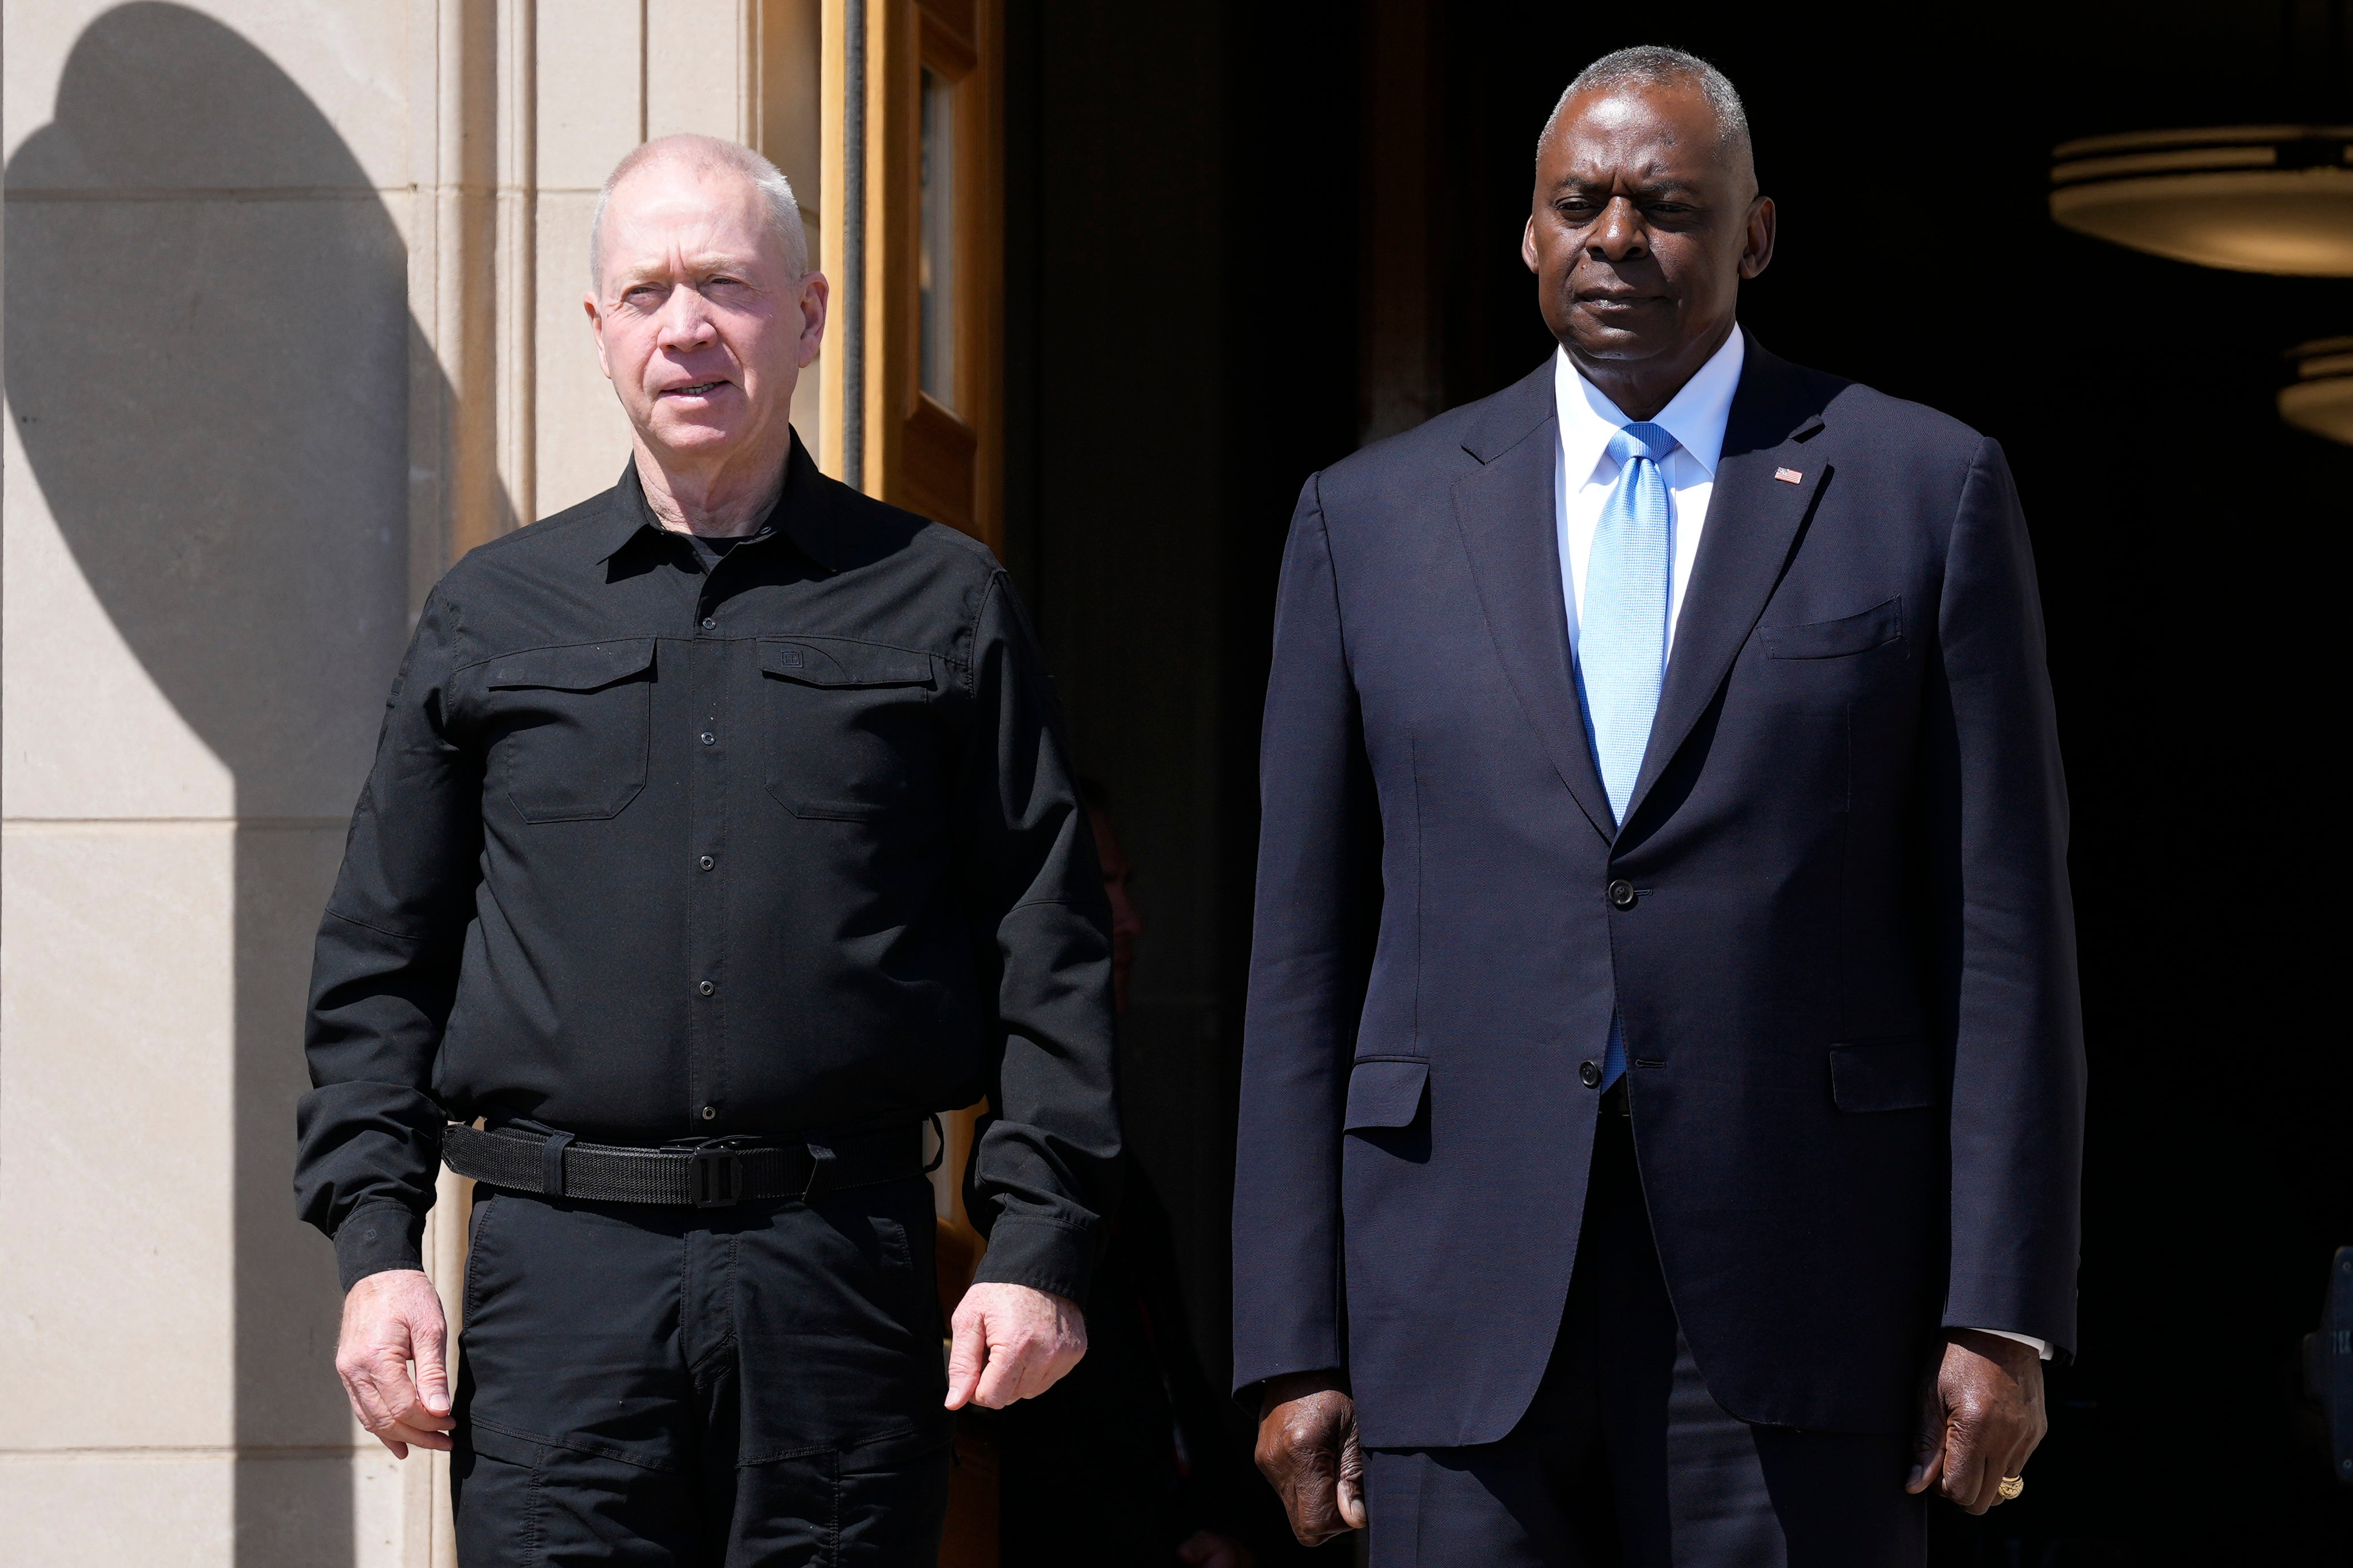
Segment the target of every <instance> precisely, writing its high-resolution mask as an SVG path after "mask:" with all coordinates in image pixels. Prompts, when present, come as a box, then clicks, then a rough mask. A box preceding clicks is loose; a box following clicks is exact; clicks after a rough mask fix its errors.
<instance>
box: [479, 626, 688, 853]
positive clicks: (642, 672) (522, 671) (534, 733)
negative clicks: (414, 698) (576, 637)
mask: <svg viewBox="0 0 2353 1568" xmlns="http://www.w3.org/2000/svg"><path fill="white" fill-rule="evenodd" d="M653 674H654V639H653V638H651V637H634V638H626V639H622V640H619V641H615V642H599V643H575V644H573V645H571V646H569V647H534V648H525V649H523V650H522V652H520V653H511V654H506V655H503V656H501V658H494V659H492V660H491V661H490V663H489V665H488V666H487V667H486V668H485V669H484V671H483V686H484V688H485V690H486V693H487V697H488V702H487V706H488V710H489V717H490V721H491V729H492V734H493V736H494V740H493V747H494V750H495V751H496V752H498V753H500V754H501V757H502V758H503V761H502V763H500V762H494V763H493V768H492V772H491V777H492V778H493V779H494V780H495V779H498V778H500V777H501V776H503V778H504V781H505V784H506V790H507V795H508V798H510V799H511V800H512V801H513V802H514V807H515V810H516V811H518V812H519V813H521V814H522V819H523V820H524V821H525V822H584V821H595V820H598V819H601V818H605V817H610V816H619V815H620V814H621V812H622V811H623V810H624V809H625V808H627V807H628V804H629V803H630V802H631V801H633V800H635V799H637V798H638V795H640V794H641V793H643V792H644V790H645V787H646V750H647V745H648V743H649V739H650V737H651V734H652V728H653Z"/></svg>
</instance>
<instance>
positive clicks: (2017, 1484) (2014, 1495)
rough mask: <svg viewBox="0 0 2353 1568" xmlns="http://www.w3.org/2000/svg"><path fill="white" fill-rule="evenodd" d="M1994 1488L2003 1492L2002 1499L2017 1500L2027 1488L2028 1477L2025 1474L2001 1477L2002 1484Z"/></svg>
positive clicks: (2007, 1500)
mask: <svg viewBox="0 0 2353 1568" xmlns="http://www.w3.org/2000/svg"><path fill="white" fill-rule="evenodd" d="M2025 1489H2026V1478H2025V1477H2024V1476H2004V1477H2002V1478H2001V1484H2000V1486H1998V1487H1996V1488H1994V1490H1996V1491H1998V1492H2000V1494H2001V1500H2002V1501H2004V1502H2016V1501H2017V1500H2018V1497H2019V1494H2020V1493H2021V1492H2022V1491H2024V1490H2025Z"/></svg>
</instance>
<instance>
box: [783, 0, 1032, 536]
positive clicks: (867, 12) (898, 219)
mask: <svg viewBox="0 0 2353 1568" xmlns="http://www.w3.org/2000/svg"><path fill="white" fill-rule="evenodd" d="M827 9H828V17H827V24H828V26H827V54H828V77H829V79H830V80H831V81H833V82H837V83H839V88H838V89H835V90H836V91H837V92H839V94H841V95H844V96H845V97H846V96H847V95H849V94H851V93H853V92H855V91H856V89H857V87H858V86H859V85H861V84H860V79H862V87H863V91H862V92H858V93H857V94H856V95H857V97H858V99H859V105H858V107H861V108H862V110H863V115H862V119H861V121H860V123H858V124H855V125H852V124H850V123H849V122H848V121H849V116H847V115H839V114H838V115H837V116H836V118H838V119H839V120H841V121H842V123H841V124H840V125H839V127H834V126H829V127H828V130H829V132H831V134H829V135H828V168H831V167H834V166H835V165H836V164H837V163H838V164H839V167H840V168H841V170H842V171H843V173H844V174H845V175H851V177H848V178H836V177H834V176H832V175H830V174H829V175H828V181H827V184H828V214H827V216H828V228H830V227H831V226H832V225H833V224H834V223H835V222H836V221H839V222H842V223H844V224H846V223H847V222H848V221H849V218H850V216H851V215H850V214H849V203H851V202H852V201H853V200H857V199H858V198H859V197H860V196H862V198H863V199H862V201H860V202H859V205H860V208H861V212H860V216H861V217H862V219H863V232H862V234H861V235H860V240H861V241H862V243H860V244H857V245H855V246H853V247H849V249H850V250H851V251H854V252H855V253H856V262H857V269H858V272H859V277H858V279H857V293H858V295H859V298H858V299H857V300H856V301H855V302H854V304H853V303H850V302H849V301H846V300H844V298H843V293H844V290H843V279H840V278H839V277H837V278H836V279H835V289H836V295H835V298H836V300H837V309H841V308H844V307H845V306H847V307H848V308H849V309H852V310H855V312H856V314H857V318H858V320H857V323H856V333H855V335H856V337H857V338H858V339H859V340H860V341H859V342H857V343H856V344H855V345H854V347H850V348H849V353H853V354H854V356H855V363H854V364H853V363H844V360H845V358H846V356H844V355H837V356H836V363H835V365H834V368H833V372H832V374H831V375H830V376H829V377H828V381H827V391H828V394H829V395H831V396H832V398H834V399H835V401H833V402H832V404H831V405H832V406H834V407H841V406H842V403H843V401H844V400H849V399H854V400H855V401H856V403H857V404H858V409H857V413H858V415H859V416H860V417H858V418H857V419H855V420H845V421H834V420H828V437H829V438H828V442H827V447H828V450H827V452H826V454H825V456H826V457H827V458H831V460H832V463H833V465H834V466H833V467H832V468H831V471H833V472H837V473H840V474H842V475H843V476H844V477H845V478H854V479H855V482H856V483H857V484H858V487H859V488H860V489H863V490H864V491H866V493H868V494H869V495H872V496H877V497H879V498H881V500H887V501H889V502H891V503H892V505H894V506H902V507H905V508H906V509H907V510H910V511H914V512H920V513H922V514H923V516H925V517H929V518H933V519H935V520H936V521H941V522H944V523H946V524H948V525H949V526H951V527H954V528H959V529H962V530H963V531H965V532H966V533H969V534H971V535H973V536H974V537H975V538H976V539H979V540H981V541H982V542H985V543H987V545H988V546H989V547H990V548H991V549H997V548H1000V547H1001V545H1002V543H1003V541H1004V521H1003V488H1004V431H1003V401H1004V397H1003V386H1004V379H1005V371H1004V355H1005V342H1004V339H1005V334H1004V309H1003V300H1004V226H1005V225H1004V208H1005V203H1004V175H1003V170H1004V101H1005V62H1004V36H1003V35H1004V26H1003V0H829V3H828V7H827ZM837 14H838V15H837ZM860 23H862V24H863V25H862V26H860ZM852 28H856V29H857V39H856V40H853V38H852V37H851V36H850V33H851V29H852ZM853 41H862V44H863V48H862V50H859V49H853V48H852V47H851V45H852V43H853ZM828 96H829V97H831V96H832V94H829V95H828ZM841 107H843V108H848V107H851V106H850V105H848V104H846V103H844V104H842V105H841ZM852 140H855V141H856V142H857V143H858V145H857V147H856V148H855V149H853V148H852V147H851V146H850V145H849V142H851V141H852ZM860 157H862V164H860V163H859V162H858V160H859V159H860ZM853 168H854V173H853ZM837 188H839V192H840V194H839V197H838V198H837V197H836V196H835V191H836V189H837ZM836 213H839V220H837V219H836V218H835V214H836ZM831 254H834V255H836V256H843V257H844V258H845V259H848V257H847V256H846V255H845V251H844V250H843V248H841V247H836V248H835V249H834V250H833V251H832V252H831ZM836 342H837V344H840V343H841V337H840V335H839V334H837V339H836ZM845 346H847V345H845ZM853 446H854V447H856V448H857V450H856V451H855V453H854V454H853V453H852V452H851V451H850V450H849V447H853ZM853 468H854V470H855V472H854V475H853V473H852V470H853Z"/></svg>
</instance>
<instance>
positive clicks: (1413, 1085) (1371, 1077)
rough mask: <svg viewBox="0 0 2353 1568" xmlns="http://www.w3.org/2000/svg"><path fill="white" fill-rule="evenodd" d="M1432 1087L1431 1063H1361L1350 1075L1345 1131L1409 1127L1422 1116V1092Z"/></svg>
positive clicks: (1398, 1060)
mask: <svg viewBox="0 0 2353 1568" xmlns="http://www.w3.org/2000/svg"><path fill="white" fill-rule="evenodd" d="M1429 1087H1430V1064H1429V1063H1428V1062H1425V1061H1411V1060H1406V1059H1402V1058H1396V1057H1390V1058H1373V1059H1370V1060H1366V1061H1361V1062H1358V1063H1357V1064H1356V1070H1354V1071H1353V1072H1351V1073H1349V1075H1348V1117H1347V1121H1346V1123H1345V1130H1346V1131H1351V1132H1353V1131H1356V1129H1358V1128H1360V1127H1410V1126H1411V1125H1413V1119H1414V1118H1415V1117H1417V1116H1419V1115H1420V1114H1421V1100H1422V1091H1423V1090H1424V1089H1428V1088H1429Z"/></svg>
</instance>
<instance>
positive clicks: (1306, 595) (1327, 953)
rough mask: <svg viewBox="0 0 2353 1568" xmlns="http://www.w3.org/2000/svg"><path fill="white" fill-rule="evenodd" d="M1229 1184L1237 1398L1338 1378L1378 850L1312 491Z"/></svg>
mask: <svg viewBox="0 0 2353 1568" xmlns="http://www.w3.org/2000/svg"><path fill="white" fill-rule="evenodd" d="M1259 793H1260V805H1261V817H1260V826H1259V852H1258V897H1257V910H1256V922H1255V925H1254V928H1253V932H1252V938H1251V947H1250V1001H1249V1007H1248V1012H1247V1015H1246V1017H1245V1020H1244V1025H1243V1040H1242V1079H1241V1105H1240V1111H1241V1121H1240V1129H1239V1131H1238V1135H1237V1159H1236V1168H1235V1175H1234V1386H1235V1388H1236V1390H1237V1391H1238V1392H1239V1391H1240V1390H1243V1389H1247V1388H1248V1387H1250V1385H1251V1384H1256V1383H1260V1382H1262V1381H1264V1380H1265V1379H1267V1378H1271V1377H1277V1376H1281V1375H1282V1374H1284V1373H1294V1372H1318V1371H1324V1370H1327V1369H1337V1368H1341V1367H1344V1366H1345V1364H1346V1362H1347V1347H1346V1337H1347V1336H1346V1331H1345V1301H1344V1300H1343V1296H1342V1285H1341V1256H1340V1144H1341V1128H1342V1121H1343V1110H1344V1108H1345V1101H1346V1098H1347V1089H1348V1068H1349V1063H1350V1059H1351V1058H1352V1057H1353V1055H1354V1046H1355V1038H1356V1023H1357V1017H1358V1015H1359V1013H1360V1012H1361V1011H1362V1008H1363V1004H1364V995H1365V983H1366V973H1367V969H1366V964H1367V960H1368V957H1369V947H1370V933H1371V930H1372V920H1373V918H1374V917H1375V916H1377V910H1378V907H1379V841H1378V835H1377V828H1376V827H1372V826H1368V825H1369V824H1371V823H1372V822H1373V821H1374V820H1375V818H1374V816H1373V807H1374V800H1373V790H1372V781H1371V775H1370V773H1369V770H1368V768H1367V766H1366V761H1365V754H1364V737H1363V728H1362V723H1361V721H1360V718H1359V715H1358V711H1357V705H1356V688H1355V685H1354V683H1353V681H1352V679H1351V677H1350V674H1349V669H1348V659H1347V650H1346V647H1345V642H1344V639H1343V635H1342V627H1341V623H1340V601H1339V594H1338V587H1337V583H1336V579H1335V574H1334V567H1333V561H1332V547H1331V539H1330V537H1329V535H1328V533H1327V532H1326V530H1325V526H1324V513H1323V509H1322V500H1321V495H1320V491H1319V489H1318V480H1316V479H1310V480H1309V481H1308V485H1307V489H1306V490H1305V492H1304V493H1303V495H1302V496H1301V498H1300V502H1299V510H1298V513H1297V515H1296V516H1295V517H1294V518H1293V521H1292V525H1291V539H1290V543H1289V545H1288V546H1287V548H1286V549H1285V552H1284V554H1283V562H1282V581H1281V585H1280V587H1279V588H1278V589H1277V591H1276V601H1275V618H1274V660H1273V668H1272V669H1271V672H1270V675H1269V678H1268V682H1267V694H1266V717H1265V722H1264V728H1263V730H1262V731H1261V738H1260V755H1259Z"/></svg>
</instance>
